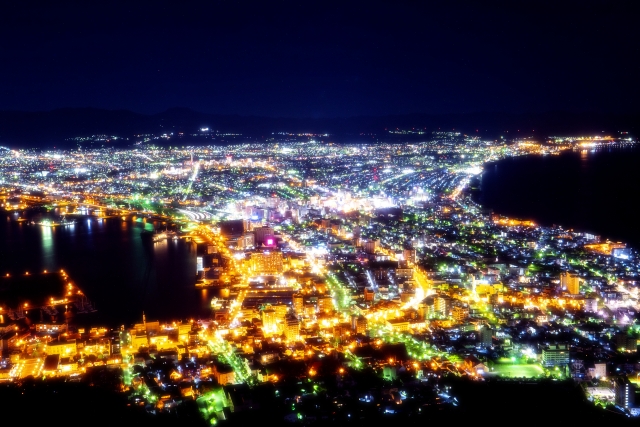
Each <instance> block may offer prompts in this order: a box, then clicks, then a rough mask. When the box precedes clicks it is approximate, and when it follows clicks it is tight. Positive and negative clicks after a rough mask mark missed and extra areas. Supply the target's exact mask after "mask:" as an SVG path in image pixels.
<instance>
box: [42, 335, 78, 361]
mask: <svg viewBox="0 0 640 427" xmlns="http://www.w3.org/2000/svg"><path fill="white" fill-rule="evenodd" d="M45 351H46V353H47V355H53V354H58V355H60V357H66V356H74V355H75V354H76V353H77V352H78V347H77V344H76V340H74V339H73V340H68V341H51V342H50V343H49V344H47V348H46V350H45Z"/></svg>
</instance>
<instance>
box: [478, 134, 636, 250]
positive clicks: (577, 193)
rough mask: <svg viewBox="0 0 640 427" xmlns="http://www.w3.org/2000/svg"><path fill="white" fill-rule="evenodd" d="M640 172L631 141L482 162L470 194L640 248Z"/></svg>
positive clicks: (522, 215)
mask: <svg viewBox="0 0 640 427" xmlns="http://www.w3.org/2000/svg"><path fill="white" fill-rule="evenodd" d="M639 173H640V147H634V146H631V147H629V146H627V147H618V146H613V147H606V148H597V149H591V150H582V151H565V152H562V154H560V155H531V156H522V157H511V158H507V159H503V160H500V161H497V162H492V163H488V164H486V165H485V166H484V171H483V173H482V176H481V178H480V181H479V191H476V192H474V193H473V197H474V199H475V201H476V202H478V203H480V204H482V205H483V206H484V207H486V208H491V209H492V210H493V211H494V212H495V213H499V214H502V215H506V216H509V217H514V218H518V219H530V220H533V221H534V222H536V223H537V224H540V225H544V226H551V225H559V226H562V227H563V228H565V229H573V230H575V231H583V232H589V233H592V234H595V235H598V236H600V237H601V238H602V239H610V240H612V241H616V242H617V241H621V242H625V243H627V244H628V245H629V246H631V247H633V248H635V249H640V227H639V226H638V225H639V224H638V207H637V206H638V205H637V203H638V199H639V198H640V188H639V186H638V183H639V182H640V181H639V178H638V177H639Z"/></svg>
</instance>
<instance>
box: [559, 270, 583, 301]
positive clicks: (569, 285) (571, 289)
mask: <svg viewBox="0 0 640 427" xmlns="http://www.w3.org/2000/svg"><path fill="white" fill-rule="evenodd" d="M560 287H561V288H562V289H566V290H567V293H569V294H571V295H578V294H579V293H580V280H579V279H578V276H575V275H573V274H570V273H567V272H563V273H560Z"/></svg>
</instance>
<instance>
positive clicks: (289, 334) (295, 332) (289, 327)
mask: <svg viewBox="0 0 640 427" xmlns="http://www.w3.org/2000/svg"><path fill="white" fill-rule="evenodd" d="M284 335H285V337H286V338H287V340H289V341H295V340H297V339H298V336H299V335H300V321H298V319H295V318H292V319H287V322H286V324H285V329H284Z"/></svg>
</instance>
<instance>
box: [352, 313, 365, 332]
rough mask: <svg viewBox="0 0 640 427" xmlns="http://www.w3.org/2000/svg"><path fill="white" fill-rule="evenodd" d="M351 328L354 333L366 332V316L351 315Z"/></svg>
mask: <svg viewBox="0 0 640 427" xmlns="http://www.w3.org/2000/svg"><path fill="white" fill-rule="evenodd" d="M351 329H353V331H354V332H355V333H356V334H366V333H367V318H366V317H364V316H351Z"/></svg>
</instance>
